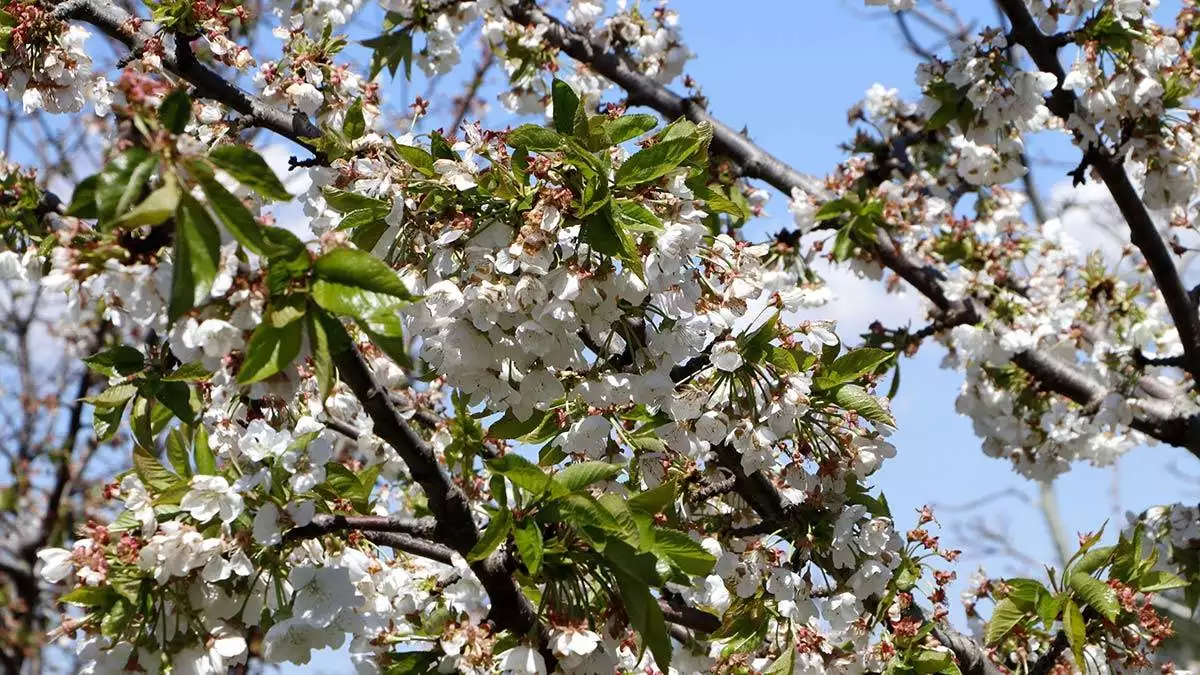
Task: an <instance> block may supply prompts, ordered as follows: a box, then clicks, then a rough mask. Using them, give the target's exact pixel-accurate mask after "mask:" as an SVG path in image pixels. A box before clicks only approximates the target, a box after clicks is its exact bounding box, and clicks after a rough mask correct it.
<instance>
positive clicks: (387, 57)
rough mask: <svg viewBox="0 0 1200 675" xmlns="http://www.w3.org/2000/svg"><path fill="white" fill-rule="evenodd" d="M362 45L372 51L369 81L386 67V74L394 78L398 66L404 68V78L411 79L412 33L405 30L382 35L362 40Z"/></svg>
mask: <svg viewBox="0 0 1200 675" xmlns="http://www.w3.org/2000/svg"><path fill="white" fill-rule="evenodd" d="M362 45H363V46H364V47H368V48H370V49H372V50H374V53H373V54H372V57H371V72H370V79H372V80H373V79H375V76H376V75H378V74H379V72H380V71H381V70H383V68H384V66H386V67H387V69H388V73H389V74H390V75H391V76H392V77H395V76H396V71H397V70H398V69H399V68H400V66H402V65H403V66H404V77H405V78H406V79H411V78H412V56H413V40H412V33H410V32H409V31H407V30H401V31H396V32H394V33H384V34H383V35H380V36H377V37H373V38H371V39H370V40H363V42H362Z"/></svg>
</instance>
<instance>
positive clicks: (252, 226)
mask: <svg viewBox="0 0 1200 675" xmlns="http://www.w3.org/2000/svg"><path fill="white" fill-rule="evenodd" d="M193 176H195V178H196V180H197V182H199V183H200V188H201V189H202V190H203V191H204V196H205V197H207V198H208V205H209V207H210V208H211V209H212V211H213V213H215V214H216V215H217V219H218V220H220V221H221V225H223V226H224V227H225V231H226V232H228V233H229V234H230V236H232V237H233V238H234V239H235V240H236V241H237V243H239V244H241V245H242V248H245V249H246V250H247V251H250V252H251V253H253V254H255V255H260V256H262V255H267V253H268V250H269V249H270V250H273V248H274V247H271V246H270V245H269V244H268V243H267V240H266V238H265V237H264V236H263V230H262V227H261V226H260V225H259V224H258V221H256V220H255V219H254V214H252V213H250V209H248V208H246V205H245V204H243V203H242V200H240V199H238V198H237V197H236V196H234V195H233V193H232V192H230V191H229V190H226V189H225V186H224V185H221V183H220V181H218V180H217V179H216V177H215V176H213V175H212V174H204V173H200V172H194V173H193Z"/></svg>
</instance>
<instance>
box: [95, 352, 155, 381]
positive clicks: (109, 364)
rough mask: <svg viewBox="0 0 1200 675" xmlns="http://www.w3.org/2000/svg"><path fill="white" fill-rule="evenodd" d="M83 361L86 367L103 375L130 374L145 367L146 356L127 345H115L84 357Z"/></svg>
mask: <svg viewBox="0 0 1200 675" xmlns="http://www.w3.org/2000/svg"><path fill="white" fill-rule="evenodd" d="M83 362H84V363H85V364H87V367H88V368H91V369H92V370H94V371H96V372H98V373H100V374H101V375H105V376H107V377H113V376H114V375H118V374H120V375H131V374H133V373H138V372H141V371H142V370H143V369H144V368H145V367H146V358H145V357H144V356H142V353H141V352H139V351H138V350H136V349H134V348H133V347H130V346H128V345H117V346H116V347H113V348H112V349H106V350H104V351H102V352H98V353H96V354H92V355H91V356H88V357H85V358H84V359H83Z"/></svg>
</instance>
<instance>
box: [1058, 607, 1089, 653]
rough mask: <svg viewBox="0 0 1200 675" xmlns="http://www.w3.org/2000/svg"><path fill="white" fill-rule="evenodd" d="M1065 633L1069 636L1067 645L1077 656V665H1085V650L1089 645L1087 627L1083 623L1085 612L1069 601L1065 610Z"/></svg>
mask: <svg viewBox="0 0 1200 675" xmlns="http://www.w3.org/2000/svg"><path fill="white" fill-rule="evenodd" d="M1063 631H1064V632H1065V633H1066V634H1067V643H1068V644H1069V645H1071V651H1072V652H1074V654H1075V663H1083V648H1084V646H1085V645H1086V644H1087V625H1086V624H1084V622H1083V612H1081V611H1079V605H1076V604H1075V603H1074V602H1072V601H1070V600H1068V601H1067V606H1066V607H1064V608H1063Z"/></svg>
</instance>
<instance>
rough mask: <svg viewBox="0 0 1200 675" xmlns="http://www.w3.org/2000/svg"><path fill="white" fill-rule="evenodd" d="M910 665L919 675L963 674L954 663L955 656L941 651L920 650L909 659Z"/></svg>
mask: <svg viewBox="0 0 1200 675" xmlns="http://www.w3.org/2000/svg"><path fill="white" fill-rule="evenodd" d="M908 665H909V666H911V667H912V669H913V672H915V673H916V674H917V675H929V674H930V673H960V672H961V671H960V670H959V669H958V665H957V664H955V663H954V655H953V654H952V653H951V652H949V651H942V650H939V649H925V648H923V647H922V648H919V649H918V650H917V652H916V653H915V654H913V655H911V656H909V657H908Z"/></svg>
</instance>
